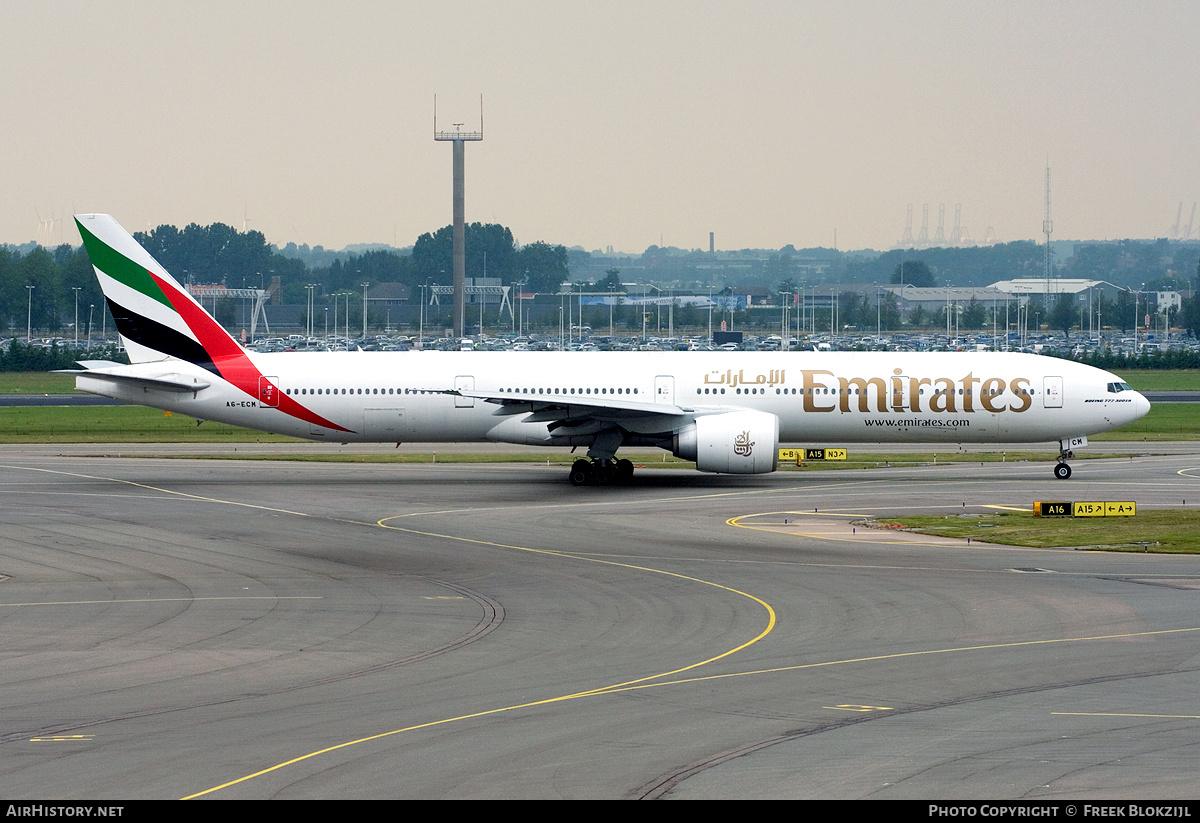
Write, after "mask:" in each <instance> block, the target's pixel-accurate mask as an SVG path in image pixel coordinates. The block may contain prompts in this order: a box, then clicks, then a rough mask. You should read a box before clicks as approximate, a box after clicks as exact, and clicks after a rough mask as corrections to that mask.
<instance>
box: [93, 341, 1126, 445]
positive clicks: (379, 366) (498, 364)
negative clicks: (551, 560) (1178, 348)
mask: <svg viewBox="0 0 1200 823" xmlns="http://www.w3.org/2000/svg"><path fill="white" fill-rule="evenodd" d="M249 357H250V360H251V361H252V362H253V364H254V365H255V366H256V367H257V368H258V370H259V371H260V372H261V374H262V375H263V376H264V377H265V378H267V379H269V380H270V381H271V382H273V383H274V385H275V386H277V387H278V390H279V391H280V392H281V393H285V394H286V395H287V397H289V398H291V399H292V400H294V401H296V402H297V403H299V404H300V405H301V406H303V407H305V408H307V409H309V410H311V411H312V412H313V413H315V415H318V416H319V417H320V418H323V419H325V420H327V421H331V422H333V423H336V424H337V425H338V426H339V427H340V428H341V429H344V431H342V430H335V429H331V428H328V427H326V426H322V425H319V424H317V423H313V422H308V421H305V420H303V419H300V418H298V417H296V416H294V415H291V414H288V413H286V412H285V411H283V410H281V409H280V408H278V407H271V406H270V405H268V404H266V403H264V402H263V401H262V400H261V398H259V397H256V396H252V395H249V394H247V393H245V392H243V391H242V390H240V389H238V388H236V387H234V386H232V385H230V384H229V383H227V382H225V381H223V380H221V379H220V378H219V377H215V376H213V375H212V374H211V373H210V372H207V371H205V370H203V369H201V368H199V367H198V366H194V365H191V364H189V363H185V362H182V361H176V360H170V361H160V362H155V363H140V364H136V365H132V366H127V367H123V370H125V371H127V373H129V374H131V375H138V376H144V377H154V376H156V375H161V374H165V373H171V374H176V375H185V376H188V375H190V376H194V377H197V378H206V379H207V381H208V382H209V386H208V387H207V388H204V389H201V390H199V391H196V392H179V391H158V390H155V389H154V388H151V387H146V386H138V385H132V386H131V385H114V384H113V383H111V382H106V381H102V380H97V379H95V378H90V377H88V375H87V374H82V375H80V376H79V378H78V386H79V388H80V389H82V390H84V391H90V392H93V393H96V394H103V395H106V396H110V397H116V398H118V399H121V400H125V401H127V402H131V403H136V404H139V405H147V406H154V407H156V408H163V409H169V410H172V411H176V412H180V413H183V414H188V415H191V416H194V417H197V418H200V419H205V420H217V421H222V422H226V423H232V424H235V425H238V426H245V427H247V428H251V429H258V430H261V431H270V432H277V433H281V434H290V435H296V436H299V437H306V438H312V439H320V440H332V441H337V442H364V441H375V442H392V441H397V442H398V441H416V442H448V441H456V442H457V441H461V442H471V441H488V440H492V441H499V442H515V443H537V444H543V445H579V444H581V443H583V442H586V440H587V439H588V438H589V437H590V436H591V434H590V432H589V431H587V430H579V431H576V432H573V433H572V435H571V436H567V435H565V434H564V433H563V432H561V431H559V432H551V431H548V430H547V425H546V423H545V417H544V415H543V416H542V417H539V416H538V415H537V414H536V413H535V410H536V409H537V408H539V406H540V405H544V404H545V403H551V402H552V403H555V404H558V405H560V406H561V405H564V404H565V405H571V404H578V405H580V406H589V407H606V406H614V407H616V408H619V409H622V408H625V407H626V406H629V405H636V406H639V407H640V406H643V405H645V404H654V405H655V407H661V408H662V410H663V411H662V413H659V412H657V411H656V410H654V411H651V413H649V414H638V413H636V412H633V411H628V410H627V409H626V411H627V419H628V427H627V430H628V431H629V432H632V433H634V434H642V435H647V436H652V435H654V434H656V433H657V434H662V433H664V432H668V431H670V430H671V428H672V426H673V425H674V423H673V421H676V420H678V421H684V420H685V419H686V418H689V417H694V416H697V415H701V416H702V415H705V414H715V413H720V412H723V411H730V410H739V409H746V410H755V411H760V412H767V413H770V414H773V415H776V416H777V417H778V418H779V440H780V442H787V443H797V444H801V443H803V444H814V443H816V444H834V445H840V444H844V443H907V442H911V443H943V442H950V443H985V442H1030V443H1032V442H1045V441H1054V440H1061V439H1064V438H1069V437H1073V436H1079V435H1089V434H1095V433H1098V432H1103V431H1109V430H1111V429H1115V428H1118V427H1120V426H1123V425H1125V424H1127V423H1131V422H1133V421H1134V420H1137V419H1138V418H1140V417H1142V416H1143V415H1144V414H1145V413H1146V411H1147V410H1148V409H1149V403H1148V402H1147V401H1146V399H1145V398H1144V397H1143V396H1142V395H1141V394H1139V393H1138V392H1135V391H1131V390H1118V391H1113V389H1112V386H1113V384H1115V383H1119V382H1120V378H1118V377H1116V376H1114V375H1112V374H1109V373H1108V372H1105V371H1102V370H1100V369H1096V368H1092V367H1090V366H1085V365H1081V364H1078V363H1073V362H1070V361H1065V360H1059V359H1055V358H1050V357H1042V356H1038V355H1030V354H1013V353H1003V352H997V353H976V352H965V353H888V352H880V353H854V352H837V353H822V352H783V353H765V352H764V353H743V352H709V353H700V352H678V353H676V352H667V353H638V352H628V353H626V352H577V353H575V352H570V353H568V352H561V353H560V352H550V353H541V352H396V353H384V352H381V353H374V352H322V353H286V354H255V353H251V354H250V355H249ZM1122 385H1123V384H1122ZM468 395H474V396H468ZM484 395H487V396H495V397H497V398H498V399H506V400H507V401H508V402H509V403H510V405H509V407H508V409H507V413H506V414H499V413H498V412H499V411H500V408H501V407H500V405H498V404H497V403H495V402H488V400H487V399H485V397H483V396H484ZM514 398H525V399H528V400H529V404H528V408H527V410H525V411H521V408H520V403H516V402H515V401H514ZM514 411H515V413H514ZM643 411H645V410H644V409H643ZM531 417H532V419H530V418H531ZM639 427H641V429H642V430H639ZM647 429H648V430H647Z"/></svg>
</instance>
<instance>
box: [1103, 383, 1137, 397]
mask: <svg viewBox="0 0 1200 823" xmlns="http://www.w3.org/2000/svg"><path fill="white" fill-rule="evenodd" d="M1123 391H1133V386H1131V385H1129V384H1128V383H1122V382H1116V383H1109V384H1108V393H1109V394H1120V393H1121V392H1123Z"/></svg>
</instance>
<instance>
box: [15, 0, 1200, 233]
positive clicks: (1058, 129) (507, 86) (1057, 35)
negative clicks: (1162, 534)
mask: <svg viewBox="0 0 1200 823" xmlns="http://www.w3.org/2000/svg"><path fill="white" fill-rule="evenodd" d="M0 31H2V32H4V37H3V43H4V46H3V48H2V49H0V101H2V102H3V117H2V122H0V162H2V163H3V169H4V174H3V178H2V184H0V191H2V194H0V241H3V242H10V243H20V242H25V241H28V240H33V239H37V238H38V236H39V230H40V231H41V233H42V234H43V235H45V233H46V232H47V226H42V227H41V228H40V229H39V216H40V219H42V220H47V219H49V218H51V217H62V218H64V219H63V220H62V221H61V222H60V223H58V224H55V231H54V236H53V237H52V238H51V239H52V240H54V241H57V240H58V239H59V236H60V235H61V238H62V240H63V241H65V242H70V243H78V235H77V234H76V233H75V231H74V228H73V226H72V225H71V223H70V221H69V219H68V218H69V215H70V214H71V212H72V211H73V210H74V211H77V212H93V211H94V212H110V213H112V214H113V215H115V216H116V217H117V219H118V220H120V221H121V222H122V223H124V224H125V226H126V227H127V228H129V229H130V230H131V231H134V230H139V229H145V228H146V227H147V226H157V225H158V224H160V223H172V224H175V225H178V226H183V225H186V224H188V223H192V222H196V223H201V224H208V223H212V222H215V221H220V222H224V223H228V224H230V225H232V226H235V227H237V228H241V226H242V225H243V220H245V221H246V223H247V225H248V226H249V227H250V228H253V229H257V230H259V231H262V232H263V233H264V234H265V235H266V237H267V240H268V241H269V242H272V243H276V244H279V245H283V244H285V243H287V242H289V241H294V242H296V243H308V244H310V245H316V244H322V245H324V246H326V247H330V248H340V247H342V246H344V245H346V244H348V243H356V242H386V243H392V242H395V243H397V244H398V245H408V244H411V243H412V242H413V241H414V240H415V238H416V236H417V235H418V234H420V233H422V232H425V231H431V230H435V229H437V228H438V227H440V226H444V225H446V224H448V223H449V222H450V219H451V202H450V182H451V181H450V163H451V157H450V146H449V144H445V143H435V142H434V141H433V139H432V138H433V135H432V132H433V123H432V119H433V98H434V95H435V94H436V95H437V99H438V124H439V127H445V128H450V127H451V125H450V124H452V123H454V122H464V123H465V124H466V127H467V128H474V127H477V126H478V121H479V95H480V94H481V93H482V94H483V96H484V117H485V139H484V141H483V142H482V143H470V144H468V145H467V147H466V169H467V177H466V194H467V201H466V214H467V220H468V221H472V222H473V221H483V222H500V223H503V224H505V225H507V226H509V227H510V228H512V230H513V233H514V234H515V235H516V237H517V239H518V241H520V242H523V243H524V242H531V241H535V240H546V241H549V242H554V243H564V244H567V245H576V244H578V245H582V246H583V247H585V248H587V249H589V250H590V249H597V248H604V247H605V246H607V245H612V246H613V247H614V248H616V249H617V250H624V251H634V252H641V251H642V250H644V249H645V248H646V247H647V246H649V245H651V244H662V245H674V246H680V247H684V248H707V246H708V233H709V232H710V231H712V232H715V233H716V243H717V247H718V248H720V249H735V248H746V247H755V248H778V247H780V246H783V245H784V244H787V243H792V244H794V245H795V246H797V247H803V246H814V245H825V246H829V245H832V244H833V243H834V237H835V232H836V238H837V245H838V247H839V248H841V249H855V248H864V247H871V248H888V247H890V246H892V245H893V244H895V243H896V242H897V240H898V239H899V238H900V236H901V234H902V233H903V231H904V224H905V218H906V211H907V207H908V204H909V203H912V204H914V222H915V225H914V229H913V230H914V233H915V232H917V231H919V228H920V221H921V207H922V204H925V203H928V204H930V212H931V215H930V221H931V225H930V234H931V235H932V234H933V233H934V231H935V229H936V223H937V214H938V206H939V204H941V203H945V204H946V231H947V233H949V231H950V230H951V228H952V225H953V219H954V205H955V204H956V203H961V204H962V215H963V218H962V222H963V224H964V225H965V226H966V227H967V229H968V230H969V231H970V233H971V235H972V236H973V237H975V238H976V239H982V238H983V237H984V235H985V233H986V232H987V230H988V228H989V227H991V228H992V229H993V230H994V232H995V233H996V235H998V236H999V238H1000V239H1001V240H1015V239H1022V238H1039V237H1040V236H1041V231H1042V218H1043V211H1044V194H1045V191H1044V190H1045V166H1046V164H1047V160H1048V161H1049V164H1050V166H1051V168H1052V186H1053V219H1054V235H1055V237H1056V238H1058V239H1068V238H1073V239H1093V238H1118V237H1155V236H1165V235H1166V234H1167V233H1168V231H1169V230H1170V227H1171V226H1172V225H1173V224H1174V223H1175V217H1176V213H1177V210H1178V207H1179V202H1180V201H1181V200H1182V201H1186V202H1185V205H1184V213H1183V222H1184V223H1186V222H1187V220H1188V217H1189V214H1190V212H1191V205H1192V201H1193V200H1197V199H1200V3H1197V2H1195V0H1188V1H1187V2H1170V1H1169V0H1153V2H1144V0H1142V1H1141V2H1116V0H1091V1H1090V2H971V0H953V2H870V1H869V0H845V1H844V2H829V3H823V2H802V0H789V1H785V2H745V0H743V2H705V1H704V0H693V1H692V2H653V0H649V1H647V0H628V1H627V0H611V1H610V2H594V3H589V2H578V0H574V1H573V2H568V3H562V2H523V0H504V2H470V1H469V0H468V1H467V2H459V3H454V4H448V3H446V4H444V3H434V2H429V1H428V0H427V1H426V2H419V3H417V2H408V3H406V2H396V0H388V1H381V2H358V0H342V1H341V2H336V3H334V2H296V1H295V0H289V2H283V3H281V2H261V3H260V2H246V0H238V1H237V2H204V1H203V0H196V1H195V2H189V3H165V2H159V0H127V2H107V1H106V0H90V1H89V2H84V0H65V1H60V2H55V1H54V0H35V1H34V2H26V0H3V2H0ZM47 225H48V224H47ZM1196 230H1200V217H1198V218H1197V223H1196ZM43 239H44V238H43Z"/></svg>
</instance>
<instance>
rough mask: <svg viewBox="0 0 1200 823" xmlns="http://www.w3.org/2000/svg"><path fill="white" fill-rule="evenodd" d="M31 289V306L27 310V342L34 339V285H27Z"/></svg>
mask: <svg viewBox="0 0 1200 823" xmlns="http://www.w3.org/2000/svg"><path fill="white" fill-rule="evenodd" d="M25 288H27V289H29V307H28V308H27V309H26V310H25V342H26V343H29V342H31V341H32V339H33V289H34V287H33V286H26V287H25Z"/></svg>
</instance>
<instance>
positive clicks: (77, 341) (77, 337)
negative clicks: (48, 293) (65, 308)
mask: <svg viewBox="0 0 1200 823" xmlns="http://www.w3.org/2000/svg"><path fill="white" fill-rule="evenodd" d="M79 289H80V286H72V287H71V291H73V292H75V348H77V349H78V348H79Z"/></svg>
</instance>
